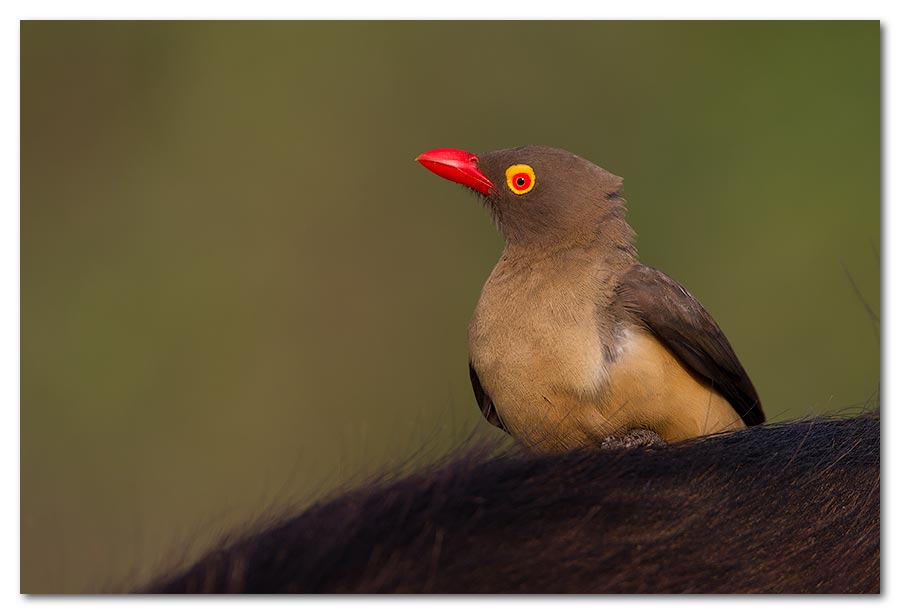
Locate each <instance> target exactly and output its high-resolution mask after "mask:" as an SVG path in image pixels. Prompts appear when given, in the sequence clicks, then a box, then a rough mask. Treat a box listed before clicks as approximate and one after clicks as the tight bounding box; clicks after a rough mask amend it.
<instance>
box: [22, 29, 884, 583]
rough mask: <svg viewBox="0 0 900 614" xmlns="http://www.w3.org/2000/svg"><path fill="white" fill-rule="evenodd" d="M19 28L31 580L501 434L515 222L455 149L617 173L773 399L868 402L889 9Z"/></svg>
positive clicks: (804, 406)
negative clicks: (478, 306)
mask: <svg viewBox="0 0 900 614" xmlns="http://www.w3.org/2000/svg"><path fill="white" fill-rule="evenodd" d="M21 50H22V58H21V69H22V70H21V87H22V89H21V118H22V124H21V162H22V166H21V169H22V175H21V181H22V182H21V194H22V202H21V223H22V226H21V234H22V244H21V249H22V271H21V273H22V277H21V284H22V286H21V290H22V294H21V296H22V299H21V300H22V304H21V314H22V348H21V352H22V355H21V358H22V365H21V373H22V388H21V393H22V397H21V398H22V405H21V425H22V435H21V437H22V457H21V459H22V467H21V476H22V491H21V495H22V498H21V501H22V508H21V509H22V525H21V527H22V590H23V591H26V592H47V591H51V592H60V591H83V590H103V589H115V588H127V587H129V586H130V583H132V582H135V581H139V580H142V579H146V577H147V576H148V574H150V573H152V572H153V571H154V570H158V569H160V568H162V567H165V566H167V565H169V564H171V563H173V561H174V560H175V559H173V558H172V556H173V555H178V554H179V553H180V556H182V557H186V558H188V559H189V558H190V557H191V556H193V555H194V554H196V552H197V549H198V548H202V547H203V546H204V545H205V544H207V543H209V540H210V539H212V538H214V537H215V536H216V535H217V534H219V532H221V531H223V530H225V529H228V528H229V527H234V526H235V525H236V523H238V522H240V521H242V520H246V519H249V518H257V517H259V516H260V515H261V514H263V513H265V511H266V510H270V511H271V510H277V509H281V507H282V506H283V504H284V503H285V502H294V503H296V504H299V505H303V504H305V503H307V502H309V501H310V500H311V499H312V498H314V497H316V496H319V495H321V494H322V493H324V492H328V491H329V490H330V489H332V488H333V487H335V486H337V485H338V484H342V483H355V482H358V481H359V480H361V479H363V477H364V476H365V475H367V474H369V473H371V472H374V471H377V470H378V469H379V468H382V467H385V466H390V465H392V464H396V463H397V462H400V461H402V460H403V459H406V458H409V457H410V456H411V455H413V454H414V453H415V452H416V451H417V450H419V449H420V448H422V449H424V452H422V453H421V454H420V455H419V456H417V457H416V458H417V459H418V461H415V462H422V461H423V460H424V459H426V458H432V457H433V456H435V455H436V454H439V453H440V452H441V451H442V450H447V449H450V448H452V447H453V446H454V445H457V444H459V443H460V442H462V441H463V440H464V439H465V438H466V437H467V436H468V435H470V434H471V433H472V432H473V431H475V433H476V435H477V434H487V435H489V436H493V433H492V432H491V431H492V428H491V427H490V426H489V425H487V424H486V423H484V422H483V421H482V419H481V418H480V415H479V413H478V411H477V409H476V407H475V404H474V401H473V399H472V397H471V391H470V388H469V381H468V373H467V367H466V326H467V323H468V318H469V316H470V314H471V311H472V309H473V307H474V305H475V302H476V300H477V298H478V293H479V290H480V288H481V284H482V283H483V281H484V279H485V278H486V277H487V275H488V273H489V272H490V270H491V268H492V266H493V265H494V262H495V261H496V259H497V257H498V255H499V253H500V250H501V248H502V243H501V240H500V239H499V237H498V236H497V234H496V232H495V230H494V228H493V227H492V225H491V223H490V221H489V219H488V217H487V215H486V214H485V212H484V211H483V210H482V207H481V206H480V204H479V202H478V201H477V199H476V198H475V197H474V196H472V195H470V194H469V193H468V192H466V191H465V190H464V189H462V188H460V187H458V186H454V185H453V184H451V183H448V182H446V181H443V180H441V179H439V178H437V177H435V176H434V175H432V174H431V173H429V172H427V171H426V170H425V169H423V168H421V167H420V166H419V165H418V164H416V163H415V162H413V158H414V157H415V156H416V155H417V154H419V153H421V152H422V151H425V150H427V149H432V148H435V147H459V148H464V149H468V150H471V151H484V150H490V149H498V148H503V147H510V146H515V145H521V144H544V145H554V146H558V147H562V148H565V149H569V150H571V151H573V152H576V153H578V154H580V155H582V156H584V157H586V158H588V159H591V160H593V161H595V162H597V163H598V164H600V165H601V166H604V167H606V168H608V169H609V170H611V171H613V172H614V173H616V174H618V175H621V176H623V177H624V178H625V188H626V197H627V198H628V202H629V220H630V221H631V223H632V225H633V226H634V227H635V229H636V230H637V232H638V248H639V250H640V253H641V255H642V258H643V260H644V261H645V262H647V263H648V264H652V265H654V266H657V267H659V268H661V269H663V270H664V271H666V272H667V273H669V274H671V275H672V276H674V277H675V278H676V279H678V280H680V281H681V282H682V283H684V284H685V285H686V286H687V287H688V288H689V289H690V290H691V292H692V293H694V294H695V295H696V296H697V297H698V298H699V299H700V300H701V301H702V302H703V303H704V304H705V305H706V307H707V308H708V309H709V310H710V312H711V313H712V314H713V315H714V316H715V317H716V319H717V320H718V321H719V323H720V324H721V326H722V327H723V329H724V330H725V332H726V333H727V334H728V336H729V337H730V339H731V341H732V343H733V345H734V347H735V348H736V350H737V353H738V355H739V356H740V358H741V360H742V361H743V362H744V364H745V366H746V367H747V369H748V371H749V373H750V374H751V376H752V378H753V380H754V382H755V383H756V386H757V388H758V389H759V392H760V394H761V396H762V399H763V402H764V404H765V408H766V411H767V413H768V415H769V417H770V419H773V420H785V419H792V418H798V417H801V416H804V415H809V414H826V413H830V412H834V411H835V410H838V409H841V408H845V407H859V406H861V405H862V404H864V403H866V402H867V401H869V402H872V399H873V398H875V397H876V396H877V391H878V385H879V329H878V322H877V319H873V317H871V316H870V315H869V313H867V308H866V303H868V305H869V307H870V308H871V309H872V310H873V311H874V314H875V317H876V318H877V314H878V305H879V301H880V287H879V272H880V269H879V259H880V242H879V233H880V227H879V196H880V159H879V150H880V140H879V138H880V136H879V131H880V120H879V112H880V100H879V96H880V94H879V90H880V85H879V73H880V61H879V54H880V49H879V25H878V23H877V22H855V23H846V22H844V23H840V22H838V23H827V22H818V23H804V22H792V23H766V22H758V23H716V22H706V23H637V22H631V23H589V22H585V23H562V22H555V23H553V22H545V23H540V22H537V23H515V22H508V23H503V22H492V23H452V22H448V23H439V22H438V23H416V22H408V23H389V22H388V23H385V22H382V23H328V22H319V23H315V22H313V23H289V22H285V23H264V22H262V23H202V22H195V23H115V22H111V23H86V22H82V23H35V22H27V23H23V24H22V28H21ZM851 279H852V283H851ZM854 283H855V285H856V289H854V285H853V284H854ZM498 435H500V434H499V432H498ZM501 438H502V437H501Z"/></svg>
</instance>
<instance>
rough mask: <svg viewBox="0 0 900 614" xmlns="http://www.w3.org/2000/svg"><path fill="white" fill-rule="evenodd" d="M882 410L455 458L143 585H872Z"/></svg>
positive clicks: (833, 588) (362, 589)
mask: <svg viewBox="0 0 900 614" xmlns="http://www.w3.org/2000/svg"><path fill="white" fill-rule="evenodd" d="M879 432H880V424H879V420H878V417H877V415H875V414H868V415H864V416H860V417H856V418H849V419H830V420H822V419H820V420H815V421H806V422H797V423H790V424H776V425H772V426H761V427H755V428H752V429H748V430H745V431H740V432H737V433H734V434H730V435H727V436H721V437H712V438H707V439H701V440H695V441H693V442H687V443H684V444H680V445H672V446H662V447H660V446H654V447H652V448H639V449H614V450H608V449H606V450H583V451H576V452H570V453H566V454H562V455H555V456H541V457H523V456H516V455H501V456H499V457H494V458H484V457H483V456H481V457H479V456H477V455H475V456H472V455H469V456H466V457H463V458H459V459H456V460H453V461H450V462H448V463H446V464H444V465H441V466H438V467H433V468H431V469H428V470H425V471H423V472H421V473H419V474H417V475H413V476H411V477H408V478H404V479H401V480H399V481H397V482H395V483H393V484H389V485H385V486H376V487H369V488H363V489H361V490H358V491H355V492H351V493H349V494H346V495H342V496H340V497H338V498H336V499H333V500H331V501H328V502H325V503H320V504H318V505H315V506H313V507H312V508H311V509H309V510H307V511H306V512H304V513H302V514H300V515H298V516H296V517H294V518H290V519H288V520H285V521H284V522H282V523H281V524H280V525H278V526H274V527H272V528H268V529H266V530H263V531H262V532H260V533H257V534H255V535H250V536H249V537H246V538H244V539H243V540H241V541H237V542H236V543H234V544H232V545H230V546H227V547H223V548H221V549H219V550H216V551H214V552H212V553H210V554H208V555H207V556H206V557H205V558H203V559H202V560H200V562H198V563H196V564H195V565H194V566H193V567H191V568H190V569H189V570H188V571H186V572H184V573H182V574H181V575H176V576H172V577H169V578H166V579H162V580H159V581H157V582H156V583H155V584H153V585H152V586H151V587H149V588H148V590H149V591H150V592H171V593H185V592H244V593H423V592H424V593H757V592H766V593H769V592H773V593H877V592H879V590H880V583H879V580H880V547H879V539H880V528H879V527H880V524H879V513H880V505H879V498H880V494H879V493H880V491H879V475H880V473H879V458H880V453H879V448H880V435H879Z"/></svg>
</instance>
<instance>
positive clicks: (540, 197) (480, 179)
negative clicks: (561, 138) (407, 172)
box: [416, 146, 631, 248]
mask: <svg viewBox="0 0 900 614" xmlns="http://www.w3.org/2000/svg"><path fill="white" fill-rule="evenodd" d="M416 161H418V162H419V163H421V164H422V165H423V166H424V167H425V168H427V169H428V170H430V171H432V172H433V173H435V174H437V175H440V176H441V177H444V178H445V179H449V180H451V181H455V182H457V183H461V184H462V185H464V186H466V187H468V188H471V189H472V190H475V191H476V192H478V193H479V194H481V195H482V197H483V198H484V200H485V201H486V202H487V204H488V207H489V209H490V211H491V214H492V215H493V218H494V220H495V222H496V223H497V226H498V227H499V229H500V231H501V232H502V233H503V236H504V238H505V239H506V241H507V243H513V244H528V245H540V246H543V247H548V248H551V247H554V246H557V245H565V244H577V243H581V242H583V241H585V240H587V241H594V240H596V239H597V238H599V237H602V236H603V235H604V234H605V233H604V226H606V225H608V223H609V222H611V221H616V220H621V221H622V223H623V224H624V220H623V218H624V201H623V200H622V198H621V197H620V196H619V192H620V191H621V189H622V179H621V178H620V177H617V176H615V175H613V174H612V173H610V172H608V171H606V170H604V169H602V168H600V167H599V166H597V165H596V164H594V163H592V162H590V161H588V160H585V159H584V158H580V157H579V156H576V155H575V154H573V153H569V152H568V151H565V150H562V149H556V148H553V147H537V146H525V147H516V148H513V149H501V150H497V151H489V152H486V153H480V154H473V153H469V152H466V151H462V150H460V149H433V150H431V151H427V152H425V153H423V154H422V155H420V156H419V157H418V158H416ZM613 218H614V219H613ZM629 231H630V229H629ZM626 234H629V233H626ZM626 238H627V240H628V242H629V243H630V239H631V237H630V234H629V236H627V237H626Z"/></svg>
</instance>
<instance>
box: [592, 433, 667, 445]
mask: <svg viewBox="0 0 900 614" xmlns="http://www.w3.org/2000/svg"><path fill="white" fill-rule="evenodd" d="M665 445H668V444H667V442H666V440H665V439H663V438H662V437H660V436H659V435H657V434H656V433H655V432H653V431H648V430H646V429H636V430H634V431H631V432H630V433H628V434H627V435H624V436H622V437H607V438H605V439H602V440H601V441H600V449H601V450H613V449H620V448H624V449H626V450H630V449H631V448H643V447H654V448H655V447H659V446H665Z"/></svg>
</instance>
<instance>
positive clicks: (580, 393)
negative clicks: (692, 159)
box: [416, 145, 765, 452]
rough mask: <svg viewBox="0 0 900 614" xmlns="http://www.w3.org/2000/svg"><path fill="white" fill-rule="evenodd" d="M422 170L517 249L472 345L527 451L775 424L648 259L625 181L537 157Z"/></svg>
mask: <svg viewBox="0 0 900 614" xmlns="http://www.w3.org/2000/svg"><path fill="white" fill-rule="evenodd" d="M416 161H417V162H419V163H420V164H422V165H423V166H424V167H425V168H426V169H428V170H430V171H432V172H433V173H435V174H437V175H438V176H440V177H443V178H445V179H448V180H450V181H453V182H456V183H459V184H461V185H463V186H465V187H466V188H469V189H471V190H473V191H474V192H475V193H476V194H478V196H479V197H480V198H481V200H483V201H484V204H485V205H486V208H487V211H488V212H489V214H490V216H491V218H492V219H493V221H494V223H495V225H496V226H497V228H498V229H499V231H500V233H501V235H502V236H503V239H504V247H503V251H502V254H501V256H500V259H499V261H498V262H497V264H496V265H495V267H494V269H493V270H492V272H491V274H490V276H489V277H488V279H487V281H486V282H485V284H484V286H483V288H482V291H481V295H480V297H479V299H478V302H477V305H476V306H475V311H474V313H473V315H472V318H471V321H470V323H469V328H468V336H467V342H468V353H469V376H470V379H471V383H472V389H473V391H474V394H475V400H476V401H477V403H478V406H479V408H480V410H481V413H482V415H483V416H484V418H485V419H486V420H487V421H488V422H490V423H491V424H493V425H494V426H496V427H498V428H500V429H503V430H504V431H506V432H507V433H509V434H510V435H511V436H512V437H513V438H514V439H516V440H517V441H519V442H520V443H522V444H524V445H525V446H526V447H527V448H531V449H534V450H537V451H541V452H557V451H565V450H570V449H574V448H581V447H603V446H604V445H605V444H607V443H608V442H609V441H611V440H623V441H625V440H628V439H629V438H631V439H634V438H635V437H637V440H639V441H643V440H644V439H645V438H643V437H642V436H641V433H648V432H649V433H650V434H651V435H652V436H653V437H655V438H656V439H658V440H661V441H662V442H670V443H671V442H677V441H681V440H685V439H690V438H694V437H699V436H703V435H713V434H716V433H725V432H731V431H736V430H739V429H743V428H746V427H750V426H754V425H757V424H761V423H762V422H764V421H765V414H764V413H763V409H762V404H761V402H760V399H759V395H758V394H757V392H756V389H755V388H754V386H753V383H752V382H751V381H750V378H749V376H748V375H747V372H746V371H745V369H744V367H743V366H742V365H741V362H740V361H739V360H738V358H737V356H736V354H735V351H734V349H733V348H732V346H731V344H730V343H729V341H728V339H727V338H726V336H725V334H724V333H723V332H722V329H721V328H720V327H719V326H718V324H716V322H715V320H714V319H713V318H712V316H710V314H709V313H708V312H707V310H706V309H705V308H704V307H703V306H702V305H701V304H700V302H699V301H698V300H697V299H696V298H694V297H693V296H692V295H691V294H690V293H689V292H688V291H687V290H686V289H685V288H684V286H682V285H681V284H680V283H678V282H677V281H675V280H674V279H672V278H671V277H669V276H668V275H666V274H665V273H663V272H661V271H660V270H658V269H656V268H653V267H651V266H648V265H646V264H643V263H641V262H640V261H639V259H638V254H637V250H636V248H635V245H634V239H635V236H636V235H635V232H634V230H633V229H632V227H631V226H630V225H629V224H628V222H627V221H626V219H625V216H626V204H625V199H624V198H623V196H622V185H623V179H622V178H621V177H618V176H617V175H615V174H613V173H611V172H609V171H607V170H605V169H603V168H601V167H599V166H597V165H596V164H594V163H593V162H591V161H589V160H587V159H585V158H582V157H580V156H577V155H575V154H573V153H570V152H568V151H565V150H563V149H558V148H554V147H543V146H533V145H528V146H522V147H515V148H511V149H502V150H497V151H490V152H485V153H478V154H474V153H470V152H467V151H464V150H461V149H450V148H440V149H433V150H430V151H426V152H425V153H423V154H421V155H419V156H418V157H416ZM653 437H651V440H652V439H653Z"/></svg>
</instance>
